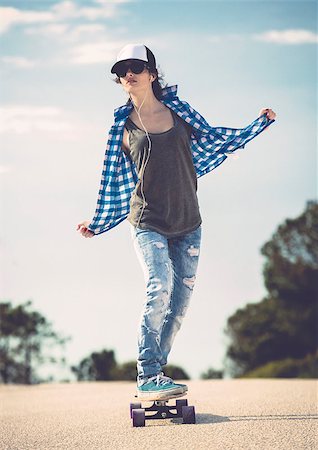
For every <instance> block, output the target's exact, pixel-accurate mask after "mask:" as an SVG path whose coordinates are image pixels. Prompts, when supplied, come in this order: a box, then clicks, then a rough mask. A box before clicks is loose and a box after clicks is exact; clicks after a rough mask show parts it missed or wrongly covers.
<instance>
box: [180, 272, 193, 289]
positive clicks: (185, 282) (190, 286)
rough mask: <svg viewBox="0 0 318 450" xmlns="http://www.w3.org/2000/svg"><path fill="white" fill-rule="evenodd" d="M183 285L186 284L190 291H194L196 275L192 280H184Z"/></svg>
mask: <svg viewBox="0 0 318 450" xmlns="http://www.w3.org/2000/svg"><path fill="white" fill-rule="evenodd" d="M182 281H183V284H185V285H186V286H187V287H188V288H189V289H191V290H192V289H193V286H194V283H195V275H193V277H191V278H183V280H182Z"/></svg>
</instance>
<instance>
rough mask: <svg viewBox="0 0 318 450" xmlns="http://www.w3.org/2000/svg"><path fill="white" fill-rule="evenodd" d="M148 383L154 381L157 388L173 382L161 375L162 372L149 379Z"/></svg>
mask: <svg viewBox="0 0 318 450" xmlns="http://www.w3.org/2000/svg"><path fill="white" fill-rule="evenodd" d="M148 381H155V383H156V384H157V386H159V384H161V385H165V384H168V383H173V380H172V379H171V378H170V377H167V376H165V375H164V374H163V372H160V373H158V374H157V375H155V376H154V377H151V378H149V380H148Z"/></svg>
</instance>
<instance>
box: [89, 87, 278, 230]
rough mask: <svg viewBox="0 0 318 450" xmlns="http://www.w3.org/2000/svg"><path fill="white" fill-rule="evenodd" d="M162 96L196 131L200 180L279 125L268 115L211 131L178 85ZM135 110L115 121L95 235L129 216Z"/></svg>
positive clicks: (123, 109) (118, 113)
mask: <svg viewBox="0 0 318 450" xmlns="http://www.w3.org/2000/svg"><path fill="white" fill-rule="evenodd" d="M162 94H163V95H162V98H161V102H162V103H163V104H164V105H166V106H167V107H168V108H170V109H171V110H172V111H174V112H175V113H176V114H178V116H179V117H181V119H183V120H184V121H185V122H187V123H188V124H190V125H191V126H192V128H193V131H192V134H191V150H192V158H193V164H194V167H195V170H196V174H197V177H198V178H199V177H201V176H202V175H205V174H206V173H208V172H211V170H214V169H215V168H216V167H217V166H219V165H220V164H221V163H222V162H223V161H225V159H226V158H227V157H228V156H227V155H229V154H231V153H233V152H235V151H236V150H237V149H239V148H244V147H245V144H246V143H247V142H249V141H250V140H251V139H253V138H255V137H256V136H257V135H258V134H259V133H261V132H262V131H263V130H264V129H265V128H266V127H267V126H268V125H270V124H271V123H272V122H275V119H272V120H269V119H268V118H267V117H266V114H265V113H264V114H263V115H261V116H260V117H258V118H257V119H255V120H254V122H252V123H251V124H250V125H248V126H247V127H245V128H227V127H211V125H209V124H208V122H207V121H206V120H205V119H204V118H203V117H202V116H201V115H200V114H199V113H198V112H197V111H195V110H194V109H193V108H192V107H191V106H190V105H189V103H187V102H185V101H182V100H180V99H179V98H178V97H177V85H174V86H168V87H166V88H164V89H163V93H162ZM132 109H133V105H132V104H131V102H130V103H128V104H125V105H123V106H120V107H119V108H116V109H115V111H114V116H115V121H114V124H113V126H112V127H111V129H110V132H109V136H108V141H107V146H106V151H105V157H104V162H103V170H102V176H101V182H100V188H99V192H98V199H97V206H96V210H95V214H94V217H93V219H92V221H91V222H90V224H89V225H88V229H89V230H91V231H93V232H94V234H95V235H97V234H101V233H104V232H105V231H108V230H110V229H111V228H113V227H115V226H116V225H118V224H119V223H120V222H122V221H123V220H124V219H126V217H127V216H128V213H129V208H130V206H129V201H130V197H131V194H132V192H133V190H134V188H135V186H136V183H137V181H138V175H137V168H136V165H135V163H134V162H133V161H132V160H131V159H130V158H129V157H128V156H127V155H126V154H125V153H124V152H123V151H122V140H123V133H124V127H125V123H126V120H127V118H128V116H129V115H130V113H131V110H132Z"/></svg>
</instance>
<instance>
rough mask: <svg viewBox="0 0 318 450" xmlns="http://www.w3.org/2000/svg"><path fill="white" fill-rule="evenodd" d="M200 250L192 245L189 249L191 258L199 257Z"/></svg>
mask: <svg viewBox="0 0 318 450" xmlns="http://www.w3.org/2000/svg"><path fill="white" fill-rule="evenodd" d="M199 252H200V249H198V248H196V247H195V246H194V245H191V246H190V248H188V253H189V255H190V256H199Z"/></svg>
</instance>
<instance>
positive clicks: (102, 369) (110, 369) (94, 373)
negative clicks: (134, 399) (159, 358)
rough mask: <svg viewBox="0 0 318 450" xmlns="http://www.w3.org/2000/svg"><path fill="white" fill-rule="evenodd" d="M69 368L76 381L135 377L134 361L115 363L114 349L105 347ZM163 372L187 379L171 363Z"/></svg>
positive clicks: (185, 375) (181, 370)
mask: <svg viewBox="0 0 318 450" xmlns="http://www.w3.org/2000/svg"><path fill="white" fill-rule="evenodd" d="M71 370H72V372H73V373H74V374H75V375H76V378H77V380H78V381H109V380H117V381H119V380H120V381H123V380H125V381H136V379H137V368H136V361H128V362H125V363H123V364H117V362H116V358H115V353H114V351H113V350H106V349H103V350H101V351H100V352H93V353H91V354H90V355H88V356H87V357H85V358H84V359H82V361H80V363H79V364H78V365H77V366H72V367H71ZM164 373H165V375H166V376H168V377H171V378H174V379H184V380H185V379H189V376H188V375H187V373H186V372H185V371H184V370H183V369H182V368H181V367H178V366H174V365H171V364H168V365H166V366H165V369H164Z"/></svg>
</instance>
